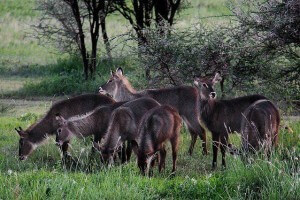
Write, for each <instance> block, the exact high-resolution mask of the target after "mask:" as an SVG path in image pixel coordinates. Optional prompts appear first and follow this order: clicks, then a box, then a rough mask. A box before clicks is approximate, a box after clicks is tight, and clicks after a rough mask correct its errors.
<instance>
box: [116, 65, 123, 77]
mask: <svg viewBox="0 0 300 200" xmlns="http://www.w3.org/2000/svg"><path fill="white" fill-rule="evenodd" d="M116 73H117V75H119V76H123V74H124V73H123V69H122V67H119V68H118V69H117V70H116Z"/></svg>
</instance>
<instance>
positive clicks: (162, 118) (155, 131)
mask: <svg viewBox="0 0 300 200" xmlns="http://www.w3.org/2000/svg"><path fill="white" fill-rule="evenodd" d="M180 128H181V117H180V115H179V114H178V113H177V111H176V110H175V109H173V108H172V107H170V106H167V105H164V106H159V107H155V108H152V109H151V110H149V111H148V112H147V113H146V114H145V115H144V116H143V118H142V120H141V123H140V126H139V129H138V135H139V139H138V155H137V157H138V167H139V168H140V170H141V172H142V174H143V175H145V171H146V167H147V164H148V165H150V166H151V167H153V166H154V163H155V154H156V152H159V154H160V155H159V172H161V170H162V169H163V168H165V159H166V153H167V152H166V149H165V143H166V141H167V140H169V141H170V143H171V146H172V158H173V168H172V172H173V173H174V172H175V171H176V160H177V151H178V143H179V132H180ZM148 168H149V167H147V171H148V170H149V169H148Z"/></svg>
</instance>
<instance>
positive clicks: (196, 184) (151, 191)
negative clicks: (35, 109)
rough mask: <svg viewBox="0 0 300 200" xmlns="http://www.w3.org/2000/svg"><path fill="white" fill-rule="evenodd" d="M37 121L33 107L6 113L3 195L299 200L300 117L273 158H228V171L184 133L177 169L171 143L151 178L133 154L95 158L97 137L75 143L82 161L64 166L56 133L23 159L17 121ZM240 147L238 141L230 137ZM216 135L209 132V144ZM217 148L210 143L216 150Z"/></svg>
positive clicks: (0, 144)
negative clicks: (122, 159) (104, 161)
mask: <svg viewBox="0 0 300 200" xmlns="http://www.w3.org/2000/svg"><path fill="white" fill-rule="evenodd" d="M36 119H37V117H36V115H35V114H32V113H28V114H26V115H23V116H19V117H13V116H12V117H5V116H3V117H0V122H1V123H0V139H1V140H0V181H1V183H2V185H1V187H0V198H1V199H12V198H21V199H29V198H30V199H44V198H52V199H58V198H64V199H73V198H74V197H76V198H82V199H98V198H100V199H108V198H109V199H120V198H122V199H136V198H138V199H158V198H160V199H161V198H162V199H299V198H300V181H299V178H300V177H299V175H300V173H299V169H300V166H299V160H298V159H299V157H300V148H299V147H300V138H299V132H300V122H293V123H291V124H290V126H291V128H292V129H293V130H294V133H293V134H291V133H288V132H287V131H286V130H281V131H280V140H279V141H280V143H279V147H278V148H277V150H276V151H274V152H273V153H272V156H271V159H270V160H266V159H264V158H261V157H257V158H253V161H252V163H251V164H245V163H243V162H242V161H241V160H240V158H239V157H234V156H230V155H228V156H227V163H228V167H227V169H222V168H218V169H217V170H215V171H212V170H211V159H212V158H211V157H212V155H211V153H210V155H209V156H208V157H205V156H203V155H202V154H201V147H200V144H199V143H197V145H196V149H195V152H194V155H193V156H189V155H188V153H187V150H188V146H189V142H190V138H189V136H188V133H187V131H186V130H185V129H184V130H183V131H182V136H181V143H180V150H179V158H178V170H177V173H176V176H175V177H172V176H170V173H171V163H172V159H171V155H170V146H169V145H168V146H167V152H168V154H167V163H166V170H165V171H164V172H163V173H161V174H159V173H158V171H157V169H156V168H155V170H154V176H153V177H151V178H148V177H143V176H141V175H140V173H139V170H138V168H137V165H136V161H135V157H133V158H132V160H131V161H130V162H129V163H128V164H126V165H120V164H119V163H116V165H115V166H113V167H111V168H107V167H104V166H103V165H101V164H100V161H99V158H98V156H96V157H95V163H90V162H89V158H90V157H89V156H90V148H91V140H90V139H89V138H86V139H85V140H74V141H72V146H71V149H70V151H71V153H72V155H73V156H74V159H75V160H78V162H77V163H73V165H64V164H62V163H61V161H60V152H59V150H58V148H57V147H56V146H55V145H54V140H53V139H52V138H50V139H49V140H48V142H47V143H46V144H45V145H43V146H42V147H39V148H38V149H37V150H36V151H35V152H34V153H33V155H31V157H30V158H29V159H28V160H27V161H25V162H20V161H18V157H17V148H18V147H17V146H18V142H17V140H18V136H17V135H16V133H15V132H14V127H16V126H22V127H24V128H25V127H27V126H29V125H30V124H31V123H33V122H34V121H35V120H36ZM231 141H234V143H236V144H235V145H238V144H239V143H240V141H239V140H238V138H237V137H236V136H231ZM210 143H211V138H210V137H209V144H210ZM210 152H211V149H210Z"/></svg>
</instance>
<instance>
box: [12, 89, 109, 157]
mask: <svg viewBox="0 0 300 200" xmlns="http://www.w3.org/2000/svg"><path fill="white" fill-rule="evenodd" d="M113 103H115V101H114V100H113V99H112V98H110V97H107V96H105V95H101V94H85V95H79V96H76V97H73V98H70V99H66V100H61V101H58V102H56V103H54V104H53V105H52V106H51V108H50V110H49V111H48V112H47V113H46V115H45V116H44V117H43V118H42V119H41V120H39V121H38V122H37V123H34V124H32V125H31V126H30V127H29V128H28V129H27V130H23V129H22V128H21V127H19V129H15V130H16V131H17V132H18V133H19V135H20V140H19V159H20V160H26V159H27V157H28V156H29V155H30V154H31V153H32V152H33V151H34V149H35V148H36V147H37V146H38V145H39V144H41V143H42V142H43V141H44V140H45V139H46V138H48V136H49V135H54V134H55V133H56V130H57V128H58V123H57V120H55V115H56V114H57V113H60V115H61V116H62V117H64V118H68V117H71V116H74V115H78V114H84V113H86V112H89V111H91V110H93V109H94V108H96V107H97V106H100V105H106V104H113ZM61 150H62V152H63V155H64V156H67V155H68V154H67V150H68V141H66V142H64V143H63V145H62V146H61Z"/></svg>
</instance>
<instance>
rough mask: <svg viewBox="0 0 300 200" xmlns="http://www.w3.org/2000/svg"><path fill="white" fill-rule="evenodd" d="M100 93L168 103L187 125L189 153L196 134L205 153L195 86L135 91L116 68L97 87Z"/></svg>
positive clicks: (117, 98) (193, 144) (120, 70)
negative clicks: (189, 142)
mask: <svg viewBox="0 0 300 200" xmlns="http://www.w3.org/2000/svg"><path fill="white" fill-rule="evenodd" d="M99 92H100V93H108V94H109V95H111V96H112V97H113V98H114V99H115V100H116V101H130V100H132V99H136V98H140V97H151V98H153V99H155V100H156V101H158V102H159V103H160V104H162V105H170V106H172V107H173V108H175V109H176V110H177V111H178V113H179V115H180V116H181V117H182V119H183V120H184V121H185V123H186V124H187V126H188V129H189V132H190V134H191V137H192V141H191V144H190V148H189V153H190V154H192V152H193V149H194V146H195V142H196V140H197V136H198V135H199V136H200V138H201V139H202V141H203V143H202V148H203V154H205V155H206V154H207V148H206V133H205V130H204V129H203V128H202V127H201V125H200V123H199V117H200V115H199V95H198V91H197V89H196V88H195V87H191V86H178V87H173V88H164V89H148V90H143V91H140V92H137V91H135V89H134V88H133V87H132V86H131V84H130V83H129V81H128V80H127V78H126V77H125V76H124V75H123V70H122V69H121V68H118V69H117V71H116V72H112V76H111V77H110V79H109V80H108V81H107V83H105V84H104V85H102V86H101V87H100V88H99Z"/></svg>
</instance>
